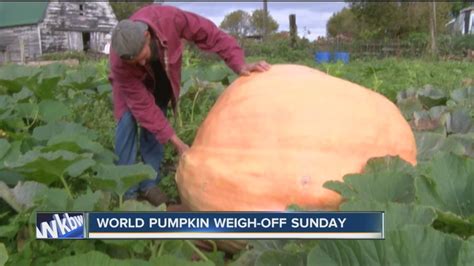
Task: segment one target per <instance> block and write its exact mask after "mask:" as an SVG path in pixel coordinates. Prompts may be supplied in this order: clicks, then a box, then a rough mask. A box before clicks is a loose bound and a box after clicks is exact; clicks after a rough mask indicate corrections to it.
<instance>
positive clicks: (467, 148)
mask: <svg viewBox="0 0 474 266" xmlns="http://www.w3.org/2000/svg"><path fill="white" fill-rule="evenodd" d="M415 139H416V145H417V151H418V154H417V159H418V161H426V160H429V159H431V158H432V157H433V156H434V155H435V154H437V153H440V152H452V153H454V154H458V155H469V156H472V155H474V147H473V146H472V144H473V142H474V137H472V136H471V135H470V134H452V135H449V136H448V137H446V135H445V134H442V133H436V132H415Z"/></svg>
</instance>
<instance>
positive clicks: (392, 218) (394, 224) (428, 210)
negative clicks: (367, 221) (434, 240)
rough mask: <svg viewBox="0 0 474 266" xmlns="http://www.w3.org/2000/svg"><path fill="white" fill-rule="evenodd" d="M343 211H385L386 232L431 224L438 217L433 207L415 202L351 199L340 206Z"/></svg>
mask: <svg viewBox="0 0 474 266" xmlns="http://www.w3.org/2000/svg"><path fill="white" fill-rule="evenodd" d="M340 210H341V211H384V212H385V219H384V221H385V225H384V230H385V232H389V231H393V230H399V229H401V228H403V227H405V226H407V225H425V226H429V225H431V224H432V223H433V221H434V220H435V218H436V212H435V210H434V209H433V208H432V207H428V206H420V205H416V204H413V203H410V204H403V203H394V202H386V203H381V202H375V201H368V200H351V201H348V202H345V203H343V204H342V205H341V207H340Z"/></svg>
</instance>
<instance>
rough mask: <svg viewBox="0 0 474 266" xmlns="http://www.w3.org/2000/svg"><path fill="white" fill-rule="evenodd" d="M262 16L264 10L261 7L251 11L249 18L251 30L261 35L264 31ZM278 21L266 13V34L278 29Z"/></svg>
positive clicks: (263, 15) (263, 16)
mask: <svg viewBox="0 0 474 266" xmlns="http://www.w3.org/2000/svg"><path fill="white" fill-rule="evenodd" d="M264 18H265V12H264V11H263V9H256V10H254V11H253V12H252V17H251V19H250V22H251V25H252V29H253V32H254V33H255V34H258V35H263V34H264V33H265V29H264V25H265V24H264V21H263V20H264ZM278 27H279V25H278V23H277V22H276V20H275V19H274V18H273V17H272V16H271V15H270V14H269V13H268V14H267V34H272V33H275V32H276V31H277V30H278Z"/></svg>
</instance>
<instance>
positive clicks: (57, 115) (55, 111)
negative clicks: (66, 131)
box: [39, 100, 71, 122]
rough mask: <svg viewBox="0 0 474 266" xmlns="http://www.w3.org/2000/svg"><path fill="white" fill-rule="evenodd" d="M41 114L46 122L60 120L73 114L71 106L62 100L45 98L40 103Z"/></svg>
mask: <svg viewBox="0 0 474 266" xmlns="http://www.w3.org/2000/svg"><path fill="white" fill-rule="evenodd" d="M39 114H40V117H41V118H42V120H44V121H46V122H53V121H58V120H60V119H62V118H64V117H68V116H70V115H71V112H70V111H69V108H68V107H67V106H66V105H65V104H64V103H62V102H58V101H53V100H43V101H41V102H40V103H39Z"/></svg>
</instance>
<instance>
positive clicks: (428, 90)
mask: <svg viewBox="0 0 474 266" xmlns="http://www.w3.org/2000/svg"><path fill="white" fill-rule="evenodd" d="M417 97H418V99H419V100H420V102H421V103H422V104H423V106H424V107H425V108H427V109H429V108H431V107H433V106H438V105H445V104H446V101H447V100H448V97H447V96H446V94H445V93H444V92H443V91H442V90H439V89H435V88H434V87H433V86H431V85H426V86H425V87H423V89H420V90H419V91H418V92H417Z"/></svg>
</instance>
